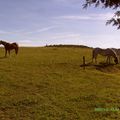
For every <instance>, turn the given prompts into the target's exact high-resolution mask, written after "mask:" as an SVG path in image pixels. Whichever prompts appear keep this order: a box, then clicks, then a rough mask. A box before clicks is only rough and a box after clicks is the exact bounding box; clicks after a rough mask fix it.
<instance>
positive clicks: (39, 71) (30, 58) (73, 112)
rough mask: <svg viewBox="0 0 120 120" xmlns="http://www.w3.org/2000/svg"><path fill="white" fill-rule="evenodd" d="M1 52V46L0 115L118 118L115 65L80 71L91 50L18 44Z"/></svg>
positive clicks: (119, 73)
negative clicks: (8, 53) (16, 48)
mask: <svg viewBox="0 0 120 120" xmlns="http://www.w3.org/2000/svg"><path fill="white" fill-rule="evenodd" d="M3 56H4V49H3V48H0V118H1V119H5V120H7V119H8V120H16V119H21V120H103V119H111V120H112V119H116V120H117V119H118V120H119V119H120V110H119V108H120V95H119V93H120V89H119V88H120V70H119V68H120V65H112V66H107V67H104V68H103V66H94V65H90V66H86V68H85V70H84V69H83V67H80V65H81V64H82V62H83V61H82V58H83V56H85V58H86V63H89V62H91V58H92V49H90V48H79V47H77V48H72V47H71V48H70V47H69V48H68V47H62V48H61V47H40V48H39V47H38V48H37V47H36V48H20V51H19V54H18V55H17V56H16V55H15V54H14V51H13V52H12V53H11V56H10V57H7V58H3ZM98 61H99V62H101V61H103V62H104V61H105V58H104V57H101V56H99V59H98Z"/></svg>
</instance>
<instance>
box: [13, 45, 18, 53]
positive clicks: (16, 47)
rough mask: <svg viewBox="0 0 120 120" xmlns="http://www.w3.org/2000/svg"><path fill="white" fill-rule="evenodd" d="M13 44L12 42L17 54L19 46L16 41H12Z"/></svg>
mask: <svg viewBox="0 0 120 120" xmlns="http://www.w3.org/2000/svg"><path fill="white" fill-rule="evenodd" d="M13 44H14V46H15V53H16V55H17V54H18V49H19V46H18V44H17V43H13Z"/></svg>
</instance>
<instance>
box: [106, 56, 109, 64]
mask: <svg viewBox="0 0 120 120" xmlns="http://www.w3.org/2000/svg"><path fill="white" fill-rule="evenodd" d="M108 59H109V56H107V59H106V63H107V64H108Z"/></svg>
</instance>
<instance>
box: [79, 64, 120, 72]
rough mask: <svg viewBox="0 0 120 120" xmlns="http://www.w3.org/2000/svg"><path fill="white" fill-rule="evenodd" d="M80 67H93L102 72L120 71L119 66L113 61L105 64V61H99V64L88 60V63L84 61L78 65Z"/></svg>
mask: <svg viewBox="0 0 120 120" xmlns="http://www.w3.org/2000/svg"><path fill="white" fill-rule="evenodd" d="M80 66H81V67H83V68H84V67H85V69H86V68H87V67H90V66H91V67H94V68H95V69H96V70H99V71H101V72H104V73H117V72H120V67H119V66H118V65H116V64H114V63H110V64H107V63H105V62H100V63H99V64H94V63H92V62H89V63H86V64H84V65H83V64H82V65H80Z"/></svg>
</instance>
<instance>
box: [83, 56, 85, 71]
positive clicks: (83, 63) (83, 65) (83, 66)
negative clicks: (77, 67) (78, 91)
mask: <svg viewBox="0 0 120 120" xmlns="http://www.w3.org/2000/svg"><path fill="white" fill-rule="evenodd" d="M83 69H84V70H85V56H83Z"/></svg>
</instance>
